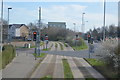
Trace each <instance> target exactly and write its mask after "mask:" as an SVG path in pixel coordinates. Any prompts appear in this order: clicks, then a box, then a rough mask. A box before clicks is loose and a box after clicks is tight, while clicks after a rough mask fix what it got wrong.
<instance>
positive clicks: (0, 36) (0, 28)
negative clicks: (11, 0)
mask: <svg viewBox="0 0 120 80" xmlns="http://www.w3.org/2000/svg"><path fill="white" fill-rule="evenodd" d="M0 26H1V27H0V30H1V31H0V32H1V34H0V53H2V28H3V0H2V3H1V25H0Z"/></svg>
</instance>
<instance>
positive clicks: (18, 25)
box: [9, 24, 26, 28]
mask: <svg viewBox="0 0 120 80" xmlns="http://www.w3.org/2000/svg"><path fill="white" fill-rule="evenodd" d="M23 25H24V26H26V25H25V24H11V25H9V26H10V27H11V26H14V27H16V28H20V27H21V26H23Z"/></svg>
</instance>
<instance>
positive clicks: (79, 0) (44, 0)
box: [5, 0, 119, 2]
mask: <svg viewBox="0 0 120 80" xmlns="http://www.w3.org/2000/svg"><path fill="white" fill-rule="evenodd" d="M118 1H119V0H107V2H118ZM5 2H103V0H5Z"/></svg>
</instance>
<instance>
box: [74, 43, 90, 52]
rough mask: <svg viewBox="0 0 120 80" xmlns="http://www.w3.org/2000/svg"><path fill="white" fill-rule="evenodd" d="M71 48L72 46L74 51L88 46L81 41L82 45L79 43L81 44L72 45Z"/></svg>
mask: <svg viewBox="0 0 120 80" xmlns="http://www.w3.org/2000/svg"><path fill="white" fill-rule="evenodd" d="M72 48H73V49H74V50H75V51H78V50H84V49H88V46H87V45H86V44H85V42H84V41H82V45H81V46H72Z"/></svg>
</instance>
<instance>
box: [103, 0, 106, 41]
mask: <svg viewBox="0 0 120 80" xmlns="http://www.w3.org/2000/svg"><path fill="white" fill-rule="evenodd" d="M105 12H106V0H104V17H103V27H104V29H103V40H105Z"/></svg>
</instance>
